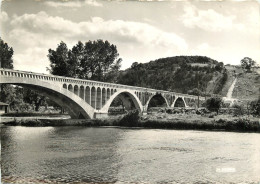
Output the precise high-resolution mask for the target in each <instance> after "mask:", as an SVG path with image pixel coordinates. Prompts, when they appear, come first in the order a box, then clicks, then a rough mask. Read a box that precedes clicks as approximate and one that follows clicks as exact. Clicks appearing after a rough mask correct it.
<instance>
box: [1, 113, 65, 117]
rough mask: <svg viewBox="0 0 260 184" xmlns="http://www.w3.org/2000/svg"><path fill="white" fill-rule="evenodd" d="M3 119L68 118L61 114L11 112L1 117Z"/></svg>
mask: <svg viewBox="0 0 260 184" xmlns="http://www.w3.org/2000/svg"><path fill="white" fill-rule="evenodd" d="M1 116H2V117H32V116H33V117H41V116H49V117H59V116H68V115H66V114H60V113H42V112H18V113H17V112H10V113H5V114H2V115H1Z"/></svg>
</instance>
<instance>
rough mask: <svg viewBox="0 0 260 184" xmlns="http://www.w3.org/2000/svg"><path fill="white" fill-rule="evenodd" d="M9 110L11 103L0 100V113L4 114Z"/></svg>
mask: <svg viewBox="0 0 260 184" xmlns="http://www.w3.org/2000/svg"><path fill="white" fill-rule="evenodd" d="M8 112H9V104H7V103H4V102H0V114H4V113H8Z"/></svg>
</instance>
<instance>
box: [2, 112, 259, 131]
mask: <svg viewBox="0 0 260 184" xmlns="http://www.w3.org/2000/svg"><path fill="white" fill-rule="evenodd" d="M3 124H5V125H9V126H32V127H34V126H36V127H41V126H42V127H46V126H86V127H98V126H121V127H140V128H141V127H143V128H160V129H181V130H184V129H185V130H222V131H225V130H226V131H239V132H260V119H259V118H254V117H250V118H248V117H246V116H243V117H233V116H231V115H219V116H214V117H210V118H209V117H208V116H201V115H197V114H164V113H161V114H156V115H154V114H149V115H142V116H138V115H136V114H128V115H125V116H123V115H120V116H112V117H109V118H106V119H92V120H90V119H48V118H47V119H46V118H45V119H40V118H35V119H17V118H15V119H14V120H13V121H9V122H4V123H3Z"/></svg>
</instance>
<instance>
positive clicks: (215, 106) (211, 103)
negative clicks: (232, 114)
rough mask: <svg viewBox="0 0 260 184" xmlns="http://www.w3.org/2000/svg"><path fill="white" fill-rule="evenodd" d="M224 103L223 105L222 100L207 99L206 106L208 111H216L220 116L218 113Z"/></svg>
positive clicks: (217, 98)
mask: <svg viewBox="0 0 260 184" xmlns="http://www.w3.org/2000/svg"><path fill="white" fill-rule="evenodd" d="M222 103H223V101H222V98H219V97H213V98H209V99H207V101H206V103H205V105H206V108H207V109H208V110H210V111H215V112H217V114H218V111H219V109H220V107H221V105H222Z"/></svg>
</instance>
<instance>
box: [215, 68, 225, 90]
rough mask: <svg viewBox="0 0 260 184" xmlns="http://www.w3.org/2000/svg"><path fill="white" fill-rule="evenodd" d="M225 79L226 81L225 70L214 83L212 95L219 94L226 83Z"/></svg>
mask: <svg viewBox="0 0 260 184" xmlns="http://www.w3.org/2000/svg"><path fill="white" fill-rule="evenodd" d="M227 79H228V74H227V70H226V69H224V70H223V75H222V76H221V77H220V78H219V79H218V80H217V81H216V82H215V87H214V89H213V93H214V94H219V93H220V92H221V91H222V89H223V87H224V85H225V83H226V82H227Z"/></svg>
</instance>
